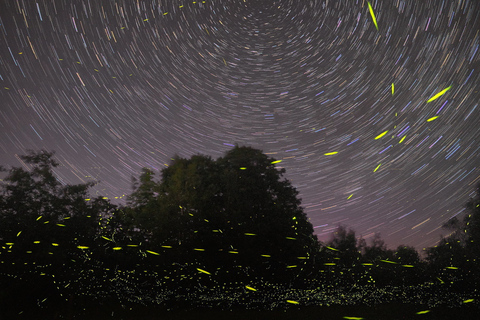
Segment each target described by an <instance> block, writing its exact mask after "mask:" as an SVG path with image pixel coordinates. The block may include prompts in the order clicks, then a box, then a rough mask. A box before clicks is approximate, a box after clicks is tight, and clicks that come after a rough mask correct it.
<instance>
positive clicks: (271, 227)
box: [130, 146, 318, 270]
mask: <svg viewBox="0 0 480 320" xmlns="http://www.w3.org/2000/svg"><path fill="white" fill-rule="evenodd" d="M284 173H285V169H283V168H282V169H277V168H276V167H275V159H273V158H269V157H267V156H266V155H265V154H263V153H262V152H261V151H260V150H257V149H254V148H251V147H238V146H237V147H235V148H233V149H232V150H230V151H228V152H227V153H226V154H225V156H224V157H221V158H219V159H217V160H212V159H211V158H210V157H208V156H203V155H194V156H192V157H191V158H190V159H184V158H180V157H175V158H174V159H173V160H172V162H171V164H170V165H169V166H168V167H167V168H165V169H163V170H162V172H161V180H160V181H158V182H156V183H153V180H152V179H153V173H152V172H150V171H149V170H148V169H144V171H143V173H142V176H141V178H140V183H139V184H136V185H134V192H133V194H132V196H131V197H130V201H131V202H130V204H131V208H132V210H133V211H134V213H133V216H134V217H135V221H136V226H137V227H138V228H144V229H146V230H148V232H149V233H150V234H151V235H152V241H156V242H157V244H158V245H162V244H165V243H167V242H168V243H172V242H175V243H179V244H182V246H183V248H185V250H187V248H190V249H191V248H193V247H195V248H199V249H204V251H202V255H199V257H198V259H200V260H199V261H203V262H204V263H207V264H211V263H212V261H218V262H222V263H223V264H233V265H243V266H249V267H250V268H254V269H256V270H260V269H265V268H273V265H280V264H282V263H283V264H284V263H291V264H293V263H297V262H298V257H299V256H301V257H307V256H308V255H310V254H312V253H313V252H314V251H315V250H317V248H318V242H317V239H316V236H314V235H313V227H312V225H311V223H310V222H309V221H308V219H307V217H306V215H305V213H304V211H303V208H302V207H301V206H300V203H301V202H300V199H299V198H298V191H297V190H296V189H295V188H294V187H293V186H292V185H291V183H290V182H289V181H288V180H286V179H285V178H283V175H284ZM219 252H220V253H221V254H219ZM226 253H230V255H229V254H226ZM202 257H205V258H202ZM272 261H274V262H275V263H273V265H272V263H271V262H272ZM283 268H284V266H283Z"/></svg>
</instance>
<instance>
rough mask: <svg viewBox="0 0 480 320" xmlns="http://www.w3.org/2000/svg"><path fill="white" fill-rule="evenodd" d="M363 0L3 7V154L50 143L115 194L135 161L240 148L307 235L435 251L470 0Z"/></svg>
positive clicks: (451, 186) (69, 176)
mask: <svg viewBox="0 0 480 320" xmlns="http://www.w3.org/2000/svg"><path fill="white" fill-rule="evenodd" d="M370 3H371V9H372V10H370V9H369V7H368V3H367V2H366V1H360V0H358V1H354V0H348V1H347V0H345V1H343V0H339V1H327V0H325V1H320V0H312V1H282V0H278V1H261V0H256V1H251V0H236V1H233V0H225V1H224V0H222V1H220V0H206V1H196V2H194V1H186V0H169V1H163V0H162V1H158V0H153V1H143V0H138V1H119V0H113V1H101V0H99V1H88V0H68V1H66V0H65V1H62V0H38V1H20V0H16V1H13V0H12V1H2V3H1V4H0V6H1V7H0V82H1V86H0V88H1V91H0V150H1V151H0V163H2V164H11V165H15V166H22V165H25V164H23V163H22V162H21V160H20V158H19V155H21V154H25V153H26V150H27V149H34V150H39V149H41V148H44V149H47V150H55V151H56V156H57V159H58V161H59V162H60V163H61V166H60V167H59V168H58V170H57V174H58V177H59V179H60V180H61V181H62V182H64V183H69V184H72V183H81V182H86V181H100V183H99V184H98V185H97V186H96V187H95V189H94V191H93V192H94V193H97V194H102V195H105V196H107V197H109V198H111V199H115V198H116V197H118V199H119V200H113V201H122V200H121V199H120V198H121V197H122V195H124V194H128V193H130V192H131V189H130V186H131V184H130V181H131V177H132V176H138V175H139V172H140V169H141V168H142V167H149V168H152V169H154V170H160V169H161V168H163V167H165V166H166V165H167V164H168V163H169V161H170V158H171V157H173V155H175V154H178V155H180V156H183V157H190V156H191V155H193V154H197V153H201V154H207V155H211V156H212V157H214V158H216V157H219V156H221V155H222V154H223V153H224V152H226V151H227V150H229V149H230V148H231V147H232V146H234V145H235V144H239V145H248V146H252V147H254V148H258V149H261V150H263V151H264V152H265V153H267V154H268V155H270V156H272V157H274V158H276V159H278V160H283V161H282V162H281V164H280V165H282V166H283V167H285V168H286V169H287V178H289V179H290V180H292V182H293V184H294V185H295V186H296V187H297V188H298V190H299V191H300V195H301V197H302V199H303V202H302V204H303V206H304V208H305V210H306V212H307V215H308V217H309V218H310V221H311V222H312V224H313V225H314V227H315V231H316V233H317V234H318V235H319V238H320V239H322V240H325V239H327V237H328V234H329V233H331V232H332V231H333V229H334V228H335V227H336V226H337V225H338V224H345V225H347V226H350V227H352V228H353V229H355V230H356V232H357V235H362V236H363V237H365V238H369V237H371V236H372V235H373V233H374V232H381V234H382V237H383V238H384V239H385V240H386V243H387V244H388V245H389V247H395V246H397V245H399V244H405V245H413V246H415V247H416V248H417V249H421V248H423V247H426V246H432V245H434V244H435V243H436V241H437V240H438V239H439V235H440V234H441V232H442V230H441V228H440V227H441V225H442V224H443V223H444V222H445V221H447V220H448V219H449V218H451V217H453V216H456V215H458V216H459V217H460V216H461V215H462V214H463V213H464V212H463V204H464V203H465V202H466V201H467V200H468V198H469V196H471V195H472V192H473V191H474V185H475V183H477V182H478V180H479V178H480V170H479V169H478V168H477V165H478V159H479V153H480V131H479V130H478V123H479V120H480V114H479V108H478V101H479V98H480V94H479V93H478V84H479V71H480V66H479V59H480V58H479V57H480V53H479V52H478V48H479V45H480V38H479V33H478V30H479V28H480V20H479V19H480V17H479V15H480V4H479V3H477V2H476V1H461V0H456V1H413V0H409V1H402V0H399V1H371V2H370ZM374 21H375V22H376V23H377V26H378V29H377V27H376V26H375V22H374ZM445 89H448V90H446V91H445ZM443 91H444V92H443ZM442 92H443V94H440V95H438V94H439V93H442ZM435 97H436V98H435ZM433 98H435V99H433ZM428 101H430V102H428Z"/></svg>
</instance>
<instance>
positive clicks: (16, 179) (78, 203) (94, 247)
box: [0, 150, 118, 301]
mask: <svg viewBox="0 0 480 320" xmlns="http://www.w3.org/2000/svg"><path fill="white" fill-rule="evenodd" d="M53 156H54V153H53V152H47V151H44V150H43V151H40V152H38V153H35V152H33V151H29V153H28V154H27V155H24V156H21V157H20V158H21V159H22V160H23V161H24V163H25V165H26V166H28V167H30V169H29V170H25V169H23V168H18V167H13V168H11V169H10V170H6V169H3V171H4V172H7V176H6V177H5V178H4V182H2V184H1V185H0V188H1V195H0V242H1V245H0V248H3V250H2V251H1V252H0V259H1V260H2V263H1V264H0V269H1V270H0V274H1V275H2V277H3V276H4V275H7V276H8V275H9V277H6V278H3V279H2V282H3V281H5V282H10V281H16V282H15V283H14V284H13V285H12V286H13V287H15V288H17V290H20V291H17V292H16V294H19V296H21V297H22V298H24V299H25V300H28V297H29V296H31V295H32V294H39V295H40V296H42V295H43V296H44V297H45V296H46V297H48V296H49V295H52V294H53V295H56V293H58V289H57V288H58V283H60V282H61V283H63V284H64V285H65V287H68V289H66V290H73V291H77V292H78V291H82V289H81V288H80V287H79V286H82V285H85V286H86V287H88V279H84V281H83V282H80V281H78V277H79V275H80V274H81V273H82V272H83V271H85V270H84V268H85V263H87V264H89V265H91V261H92V260H93V259H102V258H104V257H105V252H106V250H108V246H109V245H108V244H107V245H105V241H104V240H103V242H102V239H101V236H102V235H107V233H108V236H109V237H112V233H113V232H115V230H117V229H118V226H115V225H114V224H112V223H109V221H110V218H111V217H112V216H113V214H114V213H115V211H116V207H115V206H114V205H112V204H110V202H109V201H108V200H106V199H104V198H103V197H97V198H94V199H89V197H88V188H90V187H91V186H92V185H93V183H85V184H77V185H62V184H61V183H60V182H59V180H58V179H57V178H56V177H55V174H54V172H53V169H54V168H55V167H57V166H58V165H59V164H58V163H57V162H56V161H55V160H54V159H53ZM84 249H88V250H87V251H84ZM86 269H87V270H88V269H91V267H89V268H86ZM92 280H93V279H92ZM22 281H23V282H22ZM96 284H97V285H99V282H98V281H96ZM22 288H23V289H22ZM83 288H85V287H83ZM21 290H25V291H24V292H22V291H21ZM83 290H84V289H83ZM57 296H58V295H57ZM35 298H39V297H38V296H36V297H35ZM50 300H53V299H52V298H51V297H50ZM50 300H49V301H50Z"/></svg>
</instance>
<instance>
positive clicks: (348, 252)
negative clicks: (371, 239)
mask: <svg viewBox="0 0 480 320" xmlns="http://www.w3.org/2000/svg"><path fill="white" fill-rule="evenodd" d="M327 245H328V246H330V247H332V248H335V249H337V250H338V251H339V252H340V262H341V263H342V264H344V265H348V266H352V265H353V264H354V263H355V262H356V261H358V260H359V257H360V254H359V252H358V248H357V238H356V236H355V231H354V230H353V229H350V228H348V229H347V227H346V226H344V225H339V226H338V227H337V229H335V232H334V233H333V234H332V237H331V239H330V240H329V241H328V242H327Z"/></svg>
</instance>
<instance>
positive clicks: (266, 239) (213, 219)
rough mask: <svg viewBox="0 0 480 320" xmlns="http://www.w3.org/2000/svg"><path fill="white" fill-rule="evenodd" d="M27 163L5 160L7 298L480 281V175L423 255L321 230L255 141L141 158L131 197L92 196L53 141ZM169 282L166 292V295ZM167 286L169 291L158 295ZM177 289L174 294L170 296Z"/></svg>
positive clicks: (2, 292) (0, 261)
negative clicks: (64, 172)
mask: <svg viewBox="0 0 480 320" xmlns="http://www.w3.org/2000/svg"><path fill="white" fill-rule="evenodd" d="M21 159H22V160H23V161H24V163H25V164H26V166H28V167H29V168H30V170H25V169H24V168H21V167H12V168H9V169H6V168H0V169H1V170H2V171H3V172H4V175H5V177H4V178H3V182H2V184H1V195H0V301H3V303H4V304H5V305H8V303H9V301H13V300H12V299H18V297H19V296H20V297H22V299H23V300H24V301H25V302H26V303H33V304H36V305H40V306H41V305H42V304H49V303H50V304H51V303H55V302H65V301H72V300H76V301H78V299H82V297H83V298H85V299H89V298H92V297H94V298H95V299H97V300H98V299H100V300H101V299H104V300H105V301H107V300H109V299H114V300H115V299H124V300H125V299H126V300H128V301H132V302H135V301H136V302H141V303H145V302H146V301H150V302H155V301H156V302H157V303H158V302H159V301H160V302H161V301H164V300H165V299H167V298H166V297H167V296H168V297H171V296H172V293H175V294H190V293H193V292H195V291H196V290H202V288H206V287H215V286H217V287H218V286H220V287H225V288H226V289H225V290H227V291H228V288H232V287H242V288H244V289H245V288H246V290H251V291H252V292H253V291H256V290H257V288H256V287H255V286H257V287H258V286H261V284H262V283H265V282H269V283H278V284H282V285H284V286H290V287H292V288H293V287H294V288H317V289H318V288H322V289H325V290H328V289H329V288H330V289H333V288H335V289H336V290H338V289H339V288H344V289H345V290H352V288H362V287H365V286H374V287H386V286H415V285H422V284H438V285H439V286H444V287H445V288H448V290H459V291H462V290H463V291H465V290H475V288H477V287H478V285H479V284H480V281H479V280H480V263H479V258H480V257H479V255H480V247H479V244H480V212H479V211H480V208H479V207H480V186H479V187H478V188H477V195H476V197H475V198H473V199H470V200H469V201H468V203H467V205H466V207H467V211H468V213H467V214H466V215H465V217H464V219H463V220H458V219H456V218H455V219H452V220H450V221H448V223H447V224H446V225H445V226H444V227H445V228H446V229H448V230H450V231H451V234H450V236H448V237H446V238H443V239H442V240H441V241H440V242H439V244H438V245H437V246H435V247H432V248H428V249H427V251H426V258H425V259H421V258H420V257H419V254H418V252H417V251H416V250H415V249H414V248H413V247H408V246H399V247H398V248H397V249H396V250H388V249H387V248H386V245H385V243H384V241H383V240H382V239H381V237H380V235H379V234H376V235H375V236H374V237H373V239H372V240H371V242H370V243H367V242H366V241H365V240H364V239H358V238H357V236H356V235H355V232H354V231H353V230H351V229H348V228H347V227H345V226H339V227H338V228H337V230H336V231H335V232H334V234H333V235H332V239H331V240H330V241H329V242H328V243H320V242H319V241H318V239H317V237H316V236H315V235H314V233H313V227H312V225H311V223H310V222H309V221H308V219H307V217H306V215H305V213H304V211H303V208H302V207H301V202H300V199H299V198H298V191H297V190H296V189H295V188H294V187H293V186H292V185H291V183H290V182H289V181H288V180H287V179H285V178H284V177H283V175H284V173H285V169H283V168H281V169H279V168H277V167H276V166H275V165H276V164H278V163H279V162H281V161H277V160H275V159H273V158H270V157H268V156H267V155H265V154H263V153H262V152H261V151H260V150H256V149H253V148H250V147H238V146H237V147H235V148H233V149H232V150H230V151H228V152H227V153H226V154H225V155H224V156H223V157H221V158H219V159H217V160H214V159H212V158H210V157H208V156H203V155H195V156H192V157H191V158H190V159H184V158H180V157H175V158H173V159H172V162H171V163H170V165H169V166H168V167H166V168H164V169H163V170H161V172H160V173H159V174H160V175H159V176H157V175H156V173H155V172H153V171H152V170H150V169H146V168H145V169H143V170H142V173H141V175H140V177H139V178H138V179H133V191H132V194H131V195H130V196H129V197H128V201H127V204H126V205H121V206H119V205H114V204H112V203H111V202H110V201H109V200H108V199H106V198H105V197H96V198H91V197H90V195H89V188H91V187H92V186H93V185H94V184H93V183H85V184H77V185H64V184H62V183H61V182H60V181H59V180H58V179H57V178H56V177H55V175H54V173H53V170H54V168H55V167H57V166H58V163H57V162H56V161H55V160H54V153H52V152H47V151H41V152H32V151H31V152H30V153H29V154H28V155H25V156H21ZM162 295H163V296H162ZM162 299H163V300H162ZM168 299H170V298H168Z"/></svg>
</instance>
